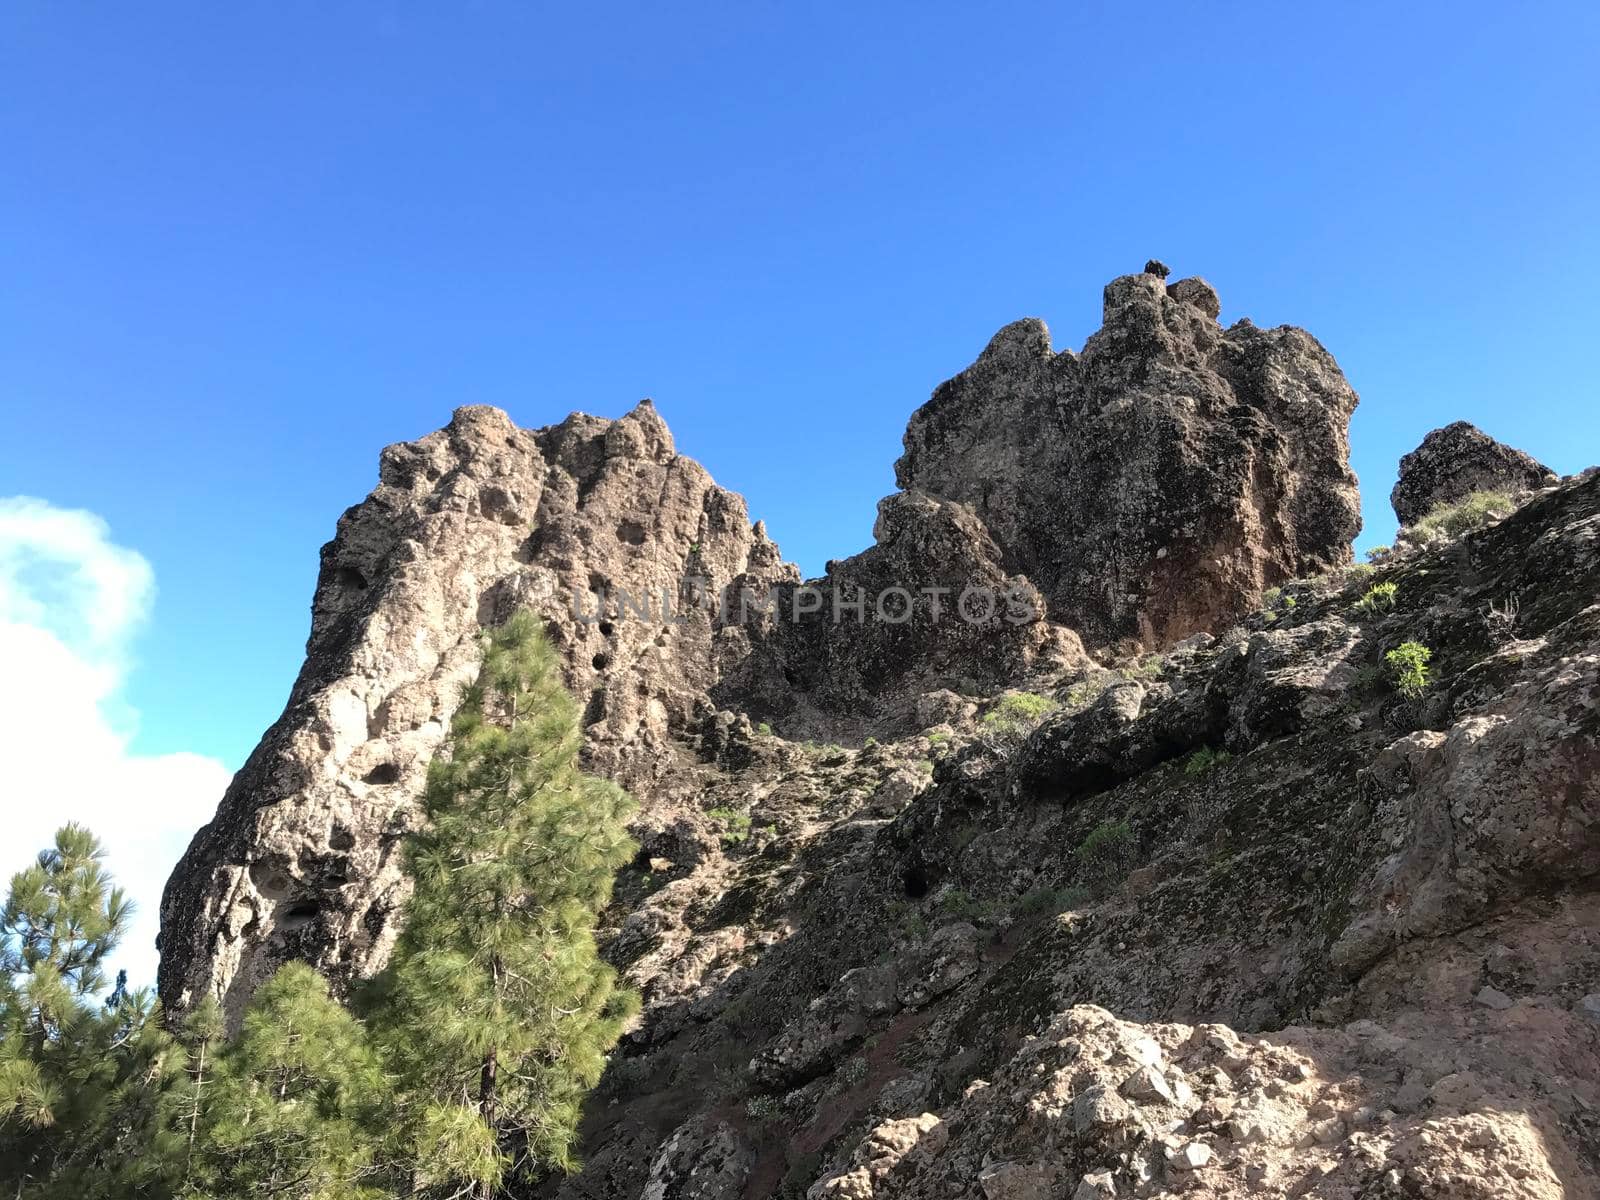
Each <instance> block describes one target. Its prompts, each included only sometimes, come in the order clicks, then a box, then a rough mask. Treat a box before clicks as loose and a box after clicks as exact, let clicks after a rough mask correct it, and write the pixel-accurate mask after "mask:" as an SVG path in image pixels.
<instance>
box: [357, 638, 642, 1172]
mask: <svg viewBox="0 0 1600 1200" xmlns="http://www.w3.org/2000/svg"><path fill="white" fill-rule="evenodd" d="M579 745H580V734H579V727H578V712H577V708H576V705H575V704H574V702H573V700H572V698H571V697H570V696H569V695H568V694H567V692H566V690H565V688H564V687H563V686H562V684H561V679H560V673H559V666H558V662H557V658H556V655H555V654H554V653H553V652H552V650H551V649H550V647H549V645H548V644H547V643H546V641H545V640H544V637H543V635H542V633H541V631H540V629H539V626H538V623H537V621H536V620H535V619H534V618H533V617H532V616H531V615H529V614H527V613H521V614H518V615H517V616H516V617H514V618H513V619H512V620H511V621H510V622H509V623H507V624H506V625H505V626H503V627H502V628H500V629H498V630H495V631H494V632H493V633H491V634H490V635H489V636H488V637H487V638H486V641H485V649H484V661H483V666H482V669H481V671H480V673H479V676H478V679H477V682H476V684H475V685H474V686H473V687H471V688H469V689H468V690H467V692H466V694H465V696H464V697H463V702H462V705H461V709H460V712H459V713H458V715H457V716H456V718H455V720H454V722H453V724H452V727H451V734H450V739H449V744H448V747H447V750H448V755H447V756H441V757H440V758H439V759H437V760H435V762H434V763H433V764H432V766H431V768H430V771H429V775H428V783H427V789H426V793H425V809H426V814H427V817H428V823H427V825H426V827H425V828H424V829H423V830H422V831H420V832H419V833H417V834H415V835H414V836H413V837H412V838H411V840H410V842H409V844H408V847H407V855H408V865H409V867H410V872H411V876H412V879H413V881H414V885H415V890H414V892H413V894H412V896H411V899H410V901H409V902H408V904H407V906H406V911H405V925H404V931H403V932H402V934H401V936H400V939H399V941H398V943H397V946H396V949H395V953H394V956H393V959H392V961H391V965H390V968H389V970H388V971H387V973H386V975H385V977H384V978H383V979H382V980H381V981H380V984H379V986H378V988H377V989H376V991H375V1003H376V1006H377V1009H378V1011H379V1012H380V1013H381V1014H382V1023H383V1026H384V1037H385V1041H386V1045H387V1047H388V1052H389V1055H390V1062H391V1063H392V1064H393V1066H394V1069H395V1070H396V1071H397V1073H398V1074H399V1075H400V1077H401V1083H402V1088H403V1090H404V1092H405V1095H406V1107H405V1118H406V1124H407V1128H408V1132H409V1136H410V1139H411V1146H410V1149H411V1155H412V1161H413V1164H414V1168H413V1169H414V1183H415V1184H416V1186H417V1187H419V1188H420V1189H422V1190H423V1191H425V1192H434V1193H436V1194H443V1195H456V1194H460V1191H461V1189H462V1188H464V1187H470V1188H471V1189H472V1191H473V1194H475V1195H477V1196H480V1197H489V1196H492V1195H494V1194H495V1192H496V1190H497V1189H499V1188H501V1187H502V1186H503V1185H505V1184H508V1183H510V1182H511V1181H512V1180H514V1179H517V1178H519V1177H521V1178H526V1177H529V1176H532V1175H534V1174H536V1173H538V1172H541V1171H546V1170H550V1169H565V1170H570V1169H572V1168H573V1167H574V1166H575V1162H574V1157H573V1150H572V1146H573V1142H574V1139H575V1137H576V1130H577V1122H578V1116H579V1109H580V1106H581V1104H582V1100H583V1097H584V1095H585V1094H586V1093H587V1092H588V1090H589V1089H590V1088H592V1087H593V1086H594V1084H595V1083H596V1082H597V1081H598V1079H599V1076H600V1073H601V1071H602V1069H603V1067H604V1065H605V1056H606V1054H607V1052H608V1051H609V1050H610V1048H611V1046H612V1045H614V1044H615V1042H616V1039H617V1037H618V1036H619V1034H620V1032H621V1030H622V1027H623V1025H624V1023H625V1022H626V1020H627V1019H628V1018H629V1017H631V1016H632V1014H633V1012H634V1011H635V1009H636V1006H637V1000H636V998H635V997H634V996H633V995H632V993H629V992H626V991H622V990H619V989H618V988H617V986H616V982H615V975H614V972H613V971H612V970H611V969H610V968H609V967H607V966H606V965H605V964H604V963H603V962H602V961H601V959H600V957H599V954H598V951H597V948H596V945H595V939H594V926H595V920H596V917H597V915H598V913H599V911H600V909H601V908H603V907H604V906H605V904H606V903H607V902H608V900H609V898H610V894H611V885H612V880H613V877H614V875H615V873H616V871H617V869H618V868H619V867H620V866H621V865H622V864H624V863H625V862H627V861H628V859H629V858H630V857H631V856H632V854H633V853H634V850H635V847H634V846H633V844H632V843H631V842H630V841H629V839H628V837H627V834H626V830H625V822H626V818H627V816H628V814H629V812H630V811H631V808H632V802H631V801H630V800H629V798H628V796H627V794H626V793H625V792H623V791H622V789H620V788H618V787H616V786H615V785H614V784H611V783H608V782H605V781H603V780H599V779H596V778H593V777H590V776H586V775H584V774H582V773H580V771H579V770H578V750H579Z"/></svg>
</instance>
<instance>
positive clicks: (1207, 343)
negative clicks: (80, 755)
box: [161, 271, 1357, 1011]
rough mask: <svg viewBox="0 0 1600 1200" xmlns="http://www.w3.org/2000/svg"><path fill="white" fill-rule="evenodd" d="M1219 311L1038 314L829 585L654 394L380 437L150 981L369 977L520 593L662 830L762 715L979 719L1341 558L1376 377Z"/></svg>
mask: <svg viewBox="0 0 1600 1200" xmlns="http://www.w3.org/2000/svg"><path fill="white" fill-rule="evenodd" d="M1218 309H1219V305H1218V304H1217V303H1216V295H1215V292H1213V291H1212V290H1211V289H1210V288H1209V286H1208V285H1206V284H1205V283H1204V282H1203V281H1201V280H1198V279H1181V280H1178V281H1177V282H1175V283H1173V284H1171V285H1168V284H1167V283H1166V282H1165V281H1164V278H1163V276H1162V275H1161V274H1159V273H1156V272H1153V271H1147V272H1145V273H1142V274H1136V275H1129V276H1125V277H1123V278H1121V279H1117V280H1114V281H1112V283H1111V284H1109V285H1108V286H1107V287H1106V289H1105V325H1104V328H1102V329H1101V330H1100V331H1099V332H1098V333H1096V334H1095V335H1094V336H1093V337H1091V338H1090V339H1089V340H1088V342H1087V343H1086V344H1085V346H1084V349H1083V351H1082V353H1081V354H1075V353H1073V352H1071V351H1063V352H1060V353H1058V352H1056V351H1055V350H1054V349H1053V348H1052V346H1051V344H1050V336H1049V332H1048V330H1047V329H1046V328H1045V326H1044V324H1043V322H1041V321H1038V320H1035V319H1028V320H1023V321H1018V322H1015V323H1013V324H1011V325H1008V326H1006V327H1005V328H1004V329H1002V330H1000V332H999V333H997V334H996V335H995V336H994V338H993V339H991V341H990V343H989V345H988V346H987V348H985V350H984V351H983V353H982V354H981V355H980V356H979V357H978V360H977V361H976V362H975V363H974V364H973V365H972V366H971V367H969V368H968V369H967V370H966V371H964V372H962V373H961V374H960V375H958V376H956V377H955V378H954V379H953V380H951V381H950V382H948V383H946V384H943V385H941V387H940V388H939V389H937V390H936V391H935V393H934V395H933V398H932V399H931V400H929V401H928V403H927V404H925V405H924V406H923V407H922V408H921V409H919V410H918V411H917V412H916V413H915V414H914V415H913V416H912V418H911V421H910V425H909V427H908V429H907V433H906V439H905V444H906V453H905V456H904V457H903V458H902V459H901V460H900V462H899V463H898V464H897V465H896V473H897V477H898V480H899V483H900V485H901V487H902V489H903V490H902V491H900V492H898V493H897V494H895V495H893V496H890V497H888V498H886V499H885V500H884V501H883V502H882V504H881V505H880V508H879V515H878V522H877V525H876V533H875V536H876V543H875V544H874V545H873V546H872V547H870V548H869V549H868V550H866V551H864V552H863V553H861V554H858V555H855V556H853V557H851V558H847V559H843V560H839V561H836V562H833V563H830V564H829V569H828V572H827V574H826V575H825V576H824V577H823V578H822V579H819V580H812V581H809V582H803V581H802V580H801V579H800V576H799V573H798V572H797V571H796V570H795V568H794V567H793V566H791V565H789V564H787V563H785V562H784V561H783V559H782V556H781V554H780V552H779V550H778V547H777V546H776V545H775V544H774V543H773V542H772V540H771V539H770V538H769V537H768V536H767V531H766V529H765V526H764V525H762V524H760V523H756V524H754V525H752V524H751V521H750V517H749V514H748V512H747V511H746V506H745V503H744V501H743V499H742V498H740V497H739V496H738V495H736V494H734V493H731V492H728V491H725V490H724V489H722V488H719V487H717V486H716V484H715V483H714V482H713V481H712V479H711V477H710V476H709V475H708V474H707V472H706V471H705V470H704V468H702V467H701V466H700V465H699V464H698V463H696V462H694V461H693V460H692V459H689V458H686V457H683V456H681V455H679V454H678V453H677V451H676V447H675V445H674V441H673V438H672V434H671V432H670V431H669V430H668V428H667V425H666V423H665V421H664V420H663V419H662V417H661V415H660V414H659V413H658V412H657V411H656V409H655V407H654V405H653V404H651V403H650V402H649V401H648V400H646V401H643V402H641V403H640V404H639V405H638V406H637V407H635V408H634V409H633V410H632V411H631V412H629V413H628V414H626V415H625V416H623V417H621V418H618V419H616V420H605V419H602V418H598V417H593V416H589V415H587V414H583V413H574V414H572V415H571V416H569V417H568V418H567V419H566V420H564V421H562V422H560V423H559V424H557V425H552V426H549V427H547V428H543V429H536V430H527V429H521V428H519V427H517V426H516V425H515V424H514V423H513V422H512V420H511V419H510V418H509V417H508V416H507V415H506V414H505V413H503V412H501V411H499V410H497V409H493V408H485V407H466V408H461V409H458V410H457V411H456V413H455V414H454V416H453V417H452V419H451V421H450V423H449V424H448V425H447V426H446V427H445V428H444V429H442V430H439V431H438V432H436V433H433V434H429V435H428V436H427V437H424V438H422V439H420V440H418V441H415V442H408V443H403V444H400V445H396V446H391V447H389V448H388V449H386V450H384V451H383V453H382V455H381V457H380V462H379V471H378V476H379V479H378V486H377V487H376V489H375V490H374V491H373V492H372V494H371V495H370V496H369V497H368V498H367V499H366V500H365V501H363V502H362V503H361V504H358V505H356V506H355V507H354V508H352V509H350V510H349V511H348V512H346V513H345V514H344V516H343V517H341V518H340V520H339V526H338V530H337V533H336V535H335V537H334V539H333V540H332V541H331V542H329V543H328V545H327V546H325V547H324V548H323V551H322V571H321V575H320V577H319V580H318V585H317V591H316V595H315V598H314V600H313V604H312V628H311V634H310V638H309V641H308V646H307V659H306V663H305V666H304V667H303V669H302V671H301V673H300V676H299V678H298V679H297V681H296V683H295V685H294V689H293V693H292V695H291V697H290V702H289V705H288V707H287V709H286V710H285V712H284V714H283V716H282V717H281V718H280V719H279V720H278V722H277V723H276V724H275V725H274V726H273V727H272V729H270V730H269V731H268V732H267V734H266V736H265V738H264V739H263V741H262V743H261V745H260V746H259V747H258V748H257V750H256V751H255V753H254V754H253V755H252V756H251V758H250V760H249V762H248V763H247V764H246V765H245V767H244V768H243V769H242V770H241V771H240V772H239V774H238V776H237V777H236V778H235V780H234V782H233V784H232V786H231V787H230V789H229V791H228V793H227V795H226V796H225V797H224V798H223V801H222V804H221V805H220V807H219V809H218V812H217V816H216V818H215V819H214V820H213V821H212V822H211V823H210V824H209V825H208V826H206V827H205V828H204V829H203V830H201V831H200V833H199V834H198V835H197V836H196V838H195V840H194V843H193V844H192V845H191V847H190V849H189V851H188V853H187V854H186V856H185V858H184V859H183V861H182V862H181V863H180V864H179V867H178V869H177V871H176V872H175V873H174V875H173V878H172V881H171V883H170V884H169V886H168V889H167V892H166V895H165V897H164V899H163V904H162V914H163V930H164V932H163V956H162V974H161V990H162V994H163V996H164V997H165V998H166V999H167V1001H168V1003H169V1004H170V1005H172V1006H173V1007H175V1008H182V1007H183V1006H184V1005H185V1004H186V1003H188V1002H190V1001H191V1000H192V999H193V998H194V997H197V996H198V995H199V994H200V993H201V991H202V990H204V989H209V990H211V991H213V992H215V993H216V994H217V995H218V996H219V997H221V998H223V999H224V1000H226V1001H227V1002H228V1005H229V1007H230V1009H231V1010H233V1011H237V1010H238V1007H239V1005H240V1004H241V1003H242V1001H243V1000H244V999H245V998H247V997H248V995H249V994H250V992H251V991H252V990H253V988H254V987H255V986H256V984H257V983H258V982H259V981H260V980H262V979H264V978H266V976H267V975H268V974H270V972H271V971H272V970H273V969H275V968H276V966H277V964H279V963H280V962H282V961H285V960H286V959H289V958H304V959H307V960H309V961H311V962H312V963H314V964H315V965H317V966H318V967H319V968H320V969H322V970H323V971H325V972H326V973H328V974H329V975H330V976H332V977H333V978H335V979H336V980H342V979H347V978H350V977H353V976H360V975H363V974H366V973H368V972H370V971H372V970H374V969H376V967H377V966H379V965H381V963H382V962H383V961H384V959H385V958H386V956H387V954H388V947H389V945H390V943H391V941H392V938H393V935H394V932H395V930H394V926H393V920H392V917H393V914H394V913H395V912H396V911H397V910H398V907H399V905H400V903H401V902H402V900H403V898H404V894H405V881H404V879H403V878H402V874H401V871H400V867H399V862H398V859H397V849H396V848H397V846H398V845H399V842H400V839H401V838H402V837H403V835H404V834H405V832H406V831H407V830H408V829H409V828H410V826H411V822H412V821H413V820H414V813H415V799H416V796H417V795H418V793H419V792H420V789H421V786H422V781H423V777H424V773H425V767H426V764H427V762H428V760H429V759H430V758H431V757H432V755H433V754H434V753H435V752H436V751H437V749H438V747H439V745H440V744H441V742H442V740H443V737H444V733H445V731H446V729H447V728H448V725H449V722H450V719H451V717H452V715H453V713H454V711H455V706H456V704H457V701H458V697H459V694H460V690H461V687H462V685H463V684H464V683H465V682H466V681H467V680H468V679H470V677H471V675H472V673H473V671H474V669H475V667H476V663H477V658H478V642H477V638H478V634H479V633H480V632H481V631H482V630H483V629H484V628H485V627H487V626H489V625H492V624H495V623H497V622H499V621H501V620H503V619H505V617H507V616H508V615H509V614H510V613H511V612H512V611H514V610H515V609H517V608H519V607H528V608H531V609H533V610H534V611H535V612H537V613H538V614H539V615H540V616H541V617H542V618H543V619H544V621H545V623H546V627H547V629H548V631H549V636H550V637H551V639H552V641H553V642H554V643H555V645H556V646H557V647H558V649H559V650H560V651H561V653H562V654H563V656H564V658H565V661H566V675H567V683H568V685H569V687H570V688H571V689H572V690H573V692H574V693H575V694H576V695H577V696H579V697H580V699H581V700H582V701H583V702H584V704H585V710H584V725H585V746H586V750H585V752H586V756H587V759H588V762H589V764H590V766H591V767H592V768H593V769H596V770H598V771H601V772H603V773H605V774H606V775H608V776H610V777H611V778H613V779H615V780H617V781H618V782H620V783H622V784H624V785H625V786H627V787H629V788H631V789H633V790H635V791H636V792H637V793H638V794H639V796H640V799H641V801H642V804H643V812H642V816H641V818H640V822H641V830H643V831H645V832H646V833H647V834H649V833H650V832H651V831H656V832H659V831H661V830H663V829H666V828H667V827H668V826H671V825H672V824H673V822H675V821H677V820H678V818H677V817H676V816H674V815H673V806H672V804H671V803H669V802H667V801H666V800H664V799H663V796H664V795H665V794H666V793H667V792H670V791H671V788H670V787H668V785H667V784H665V783H664V782H663V781H664V780H665V779H666V778H667V777H669V776H670V775H671V774H672V772H673V764H674V763H675V761H676V759H677V757H678V756H679V755H680V754H681V753H682V752H683V750H684V749H685V748H686V747H688V748H690V749H691V750H692V751H693V752H695V753H702V752H703V753H706V754H709V755H710V756H711V757H712V759H713V760H714V761H718V762H721V761H724V760H726V759H727V758H728V756H729V755H733V756H734V757H738V756H739V755H741V754H743V753H744V751H742V750H741V749H740V748H739V740H740V738H741V737H745V736H747V735H748V731H749V730H750V729H751V728H753V727H754V725H757V724H760V723H764V722H771V723H774V724H776V725H778V727H779V728H780V729H782V730H783V731H784V732H786V733H788V734H790V735H791V736H795V735H803V736H820V737H824V738H827V739H830V740H831V739H835V738H842V739H844V740H855V741H860V740H861V739H863V738H864V737H865V736H866V735H867V734H869V733H872V734H875V735H884V734H888V733H893V732H908V731H911V730H914V729H915V728H918V727H919V722H921V721H922V714H924V713H925V712H927V711H929V702H928V701H927V699H926V698H927V697H928V696H929V695H930V694H932V695H944V696H949V697H951V698H952V702H953V703H954V704H955V705H956V707H957V708H959V707H960V706H961V705H962V704H963V703H965V701H963V700H961V699H960V697H962V696H969V695H984V694H993V693H994V692H997V691H1000V690H1003V689H1004V688H1006V687H1007V686H1012V685H1013V684H1014V683H1015V682H1016V681H1017V680H1021V679H1026V678H1029V677H1031V676H1033V675H1037V674H1040V673H1045V674H1052V673H1053V674H1055V675H1057V676H1059V675H1060V674H1061V673H1062V672H1070V671H1074V670H1083V669H1085V668H1086V667H1087V666H1088V665H1089V656H1088V654H1087V653H1086V651H1085V646H1086V645H1087V646H1089V647H1090V648H1092V649H1094V650H1097V651H1098V650H1103V649H1104V648H1106V647H1107V646H1109V645H1110V644H1111V643H1114V642H1117V641H1119V640H1124V639H1137V640H1138V641H1139V642H1142V643H1143V644H1144V645H1146V646H1147V647H1154V646H1162V645H1167V644H1169V643H1171V642H1173V641H1175V640H1177V639H1179V638H1181V637H1185V636H1187V635H1189V634H1191V633H1194V632H1196V631H1198V630H1209V629H1215V628H1218V627H1220V626H1221V625H1222V624H1225V623H1226V622H1227V620H1229V619H1231V618H1232V617H1233V616H1235V615H1237V614H1239V613H1241V612H1243V611H1246V610H1248V609H1250V608H1251V607H1253V606H1254V604H1255V602H1256V598H1257V597H1258V596H1259V594H1260V593H1261V591H1262V589H1263V588H1265V587H1267V586H1269V585H1271V584H1274V583H1276V582H1279V581H1281V580H1283V579H1286V578H1288V577H1290V576H1292V575H1300V574H1308V573H1312V572H1314V571H1316V570H1319V569H1321V568H1324V567H1326V566H1328V565H1330V564H1334V563H1337V562H1341V561H1344V560H1345V558H1346V557H1347V556H1348V554H1349V542H1350V539H1351V537H1352V536H1353V534H1354V532H1355V530H1356V528H1357V520H1356V515H1355V514H1356V507H1357V506H1356V493H1355V480H1354V477H1353V476H1352V475H1351V473H1350V470H1349V467H1348V465H1347V463H1346V429H1347V425H1348V421H1349V417H1350V412H1351V410H1352V409H1353V408H1354V406H1355V403H1356V398H1355V394H1354V393H1353V392H1351V391H1350V389H1349V386H1348V385H1347V384H1346V383H1345V382H1344V379H1343V376H1342V375H1340V373H1339V370H1338V368H1337V366H1336V365H1335V364H1334V363H1333V360H1332V359H1331V358H1329V357H1328V355H1327V353H1326V352H1325V351H1323V350H1322V348H1321V347H1320V346H1318V345H1317V343H1316V342H1315V341H1314V340H1313V339H1312V338H1311V337H1310V336H1309V335H1307V334H1305V333H1303V332H1301V331H1299V330H1294V329H1288V328H1282V329H1277V330H1270V331H1267V330H1259V329H1256V328H1255V327H1253V326H1250V325H1248V324H1244V323H1241V324H1239V325H1235V326H1233V327H1232V328H1230V329H1227V330H1224V329H1222V328H1221V327H1220V326H1219V325H1218V324H1217V321H1216V313H1217V311H1218ZM746 597H748V598H749V599H750V600H752V601H754V602H755V607H754V609H753V610H752V609H749V608H747V607H746V606H745V603H744V601H745V599H746ZM935 707H939V705H935ZM740 731H744V732H743V733H741V732H740ZM647 840H648V839H647Z"/></svg>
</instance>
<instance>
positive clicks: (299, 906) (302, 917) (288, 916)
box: [278, 900, 322, 929]
mask: <svg viewBox="0 0 1600 1200" xmlns="http://www.w3.org/2000/svg"><path fill="white" fill-rule="evenodd" d="M321 911H322V906H321V905H320V904H318V903H317V902H316V901H315V900H296V901H295V902H294V903H293V904H291V905H289V906H288V907H287V908H285V909H284V910H283V915H282V916H281V917H279V918H278V928H279V929H304V928H305V927H306V926H307V925H309V924H311V922H313V921H315V920H316V919H317V914H318V913H319V912H321Z"/></svg>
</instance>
